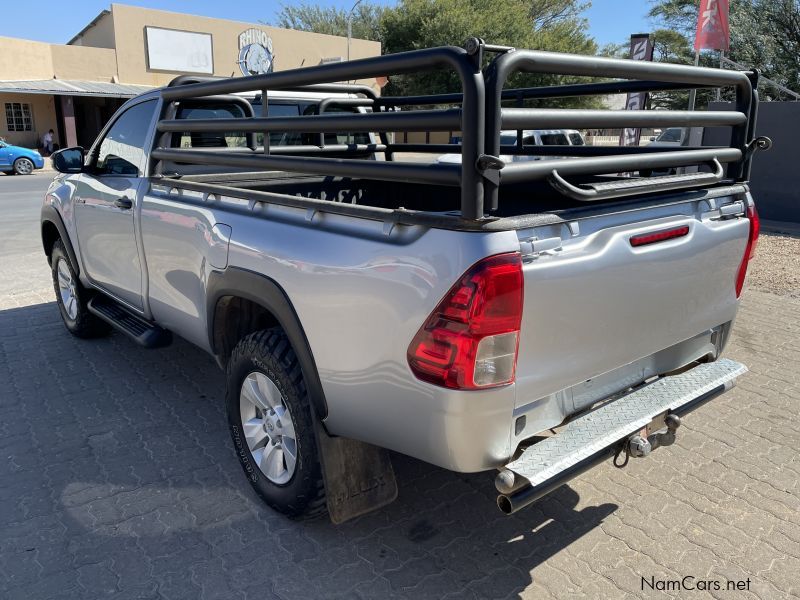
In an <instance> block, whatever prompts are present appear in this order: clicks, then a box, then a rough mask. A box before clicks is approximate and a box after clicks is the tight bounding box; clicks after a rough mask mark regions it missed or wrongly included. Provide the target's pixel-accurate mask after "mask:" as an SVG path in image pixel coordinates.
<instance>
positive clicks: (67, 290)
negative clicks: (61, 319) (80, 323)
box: [56, 258, 78, 319]
mask: <svg viewBox="0 0 800 600" xmlns="http://www.w3.org/2000/svg"><path fill="white" fill-rule="evenodd" d="M56 274H57V276H58V292H59V295H60V296H61V304H62V305H63V306H64V310H65V311H66V313H67V316H68V317H69V318H70V319H75V317H77V316H78V294H77V291H76V290H75V281H74V280H73V279H72V273H70V270H69V267H68V266H67V261H66V260H64V259H63V258H59V259H58V264H57V265H56Z"/></svg>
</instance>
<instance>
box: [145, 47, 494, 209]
mask: <svg viewBox="0 0 800 600" xmlns="http://www.w3.org/2000/svg"><path fill="white" fill-rule="evenodd" d="M439 67H450V68H451V69H453V70H455V71H456V73H457V74H458V76H459V79H460V80H461V87H462V93H463V99H464V100H463V105H462V109H461V122H460V129H461V130H462V131H463V132H464V135H463V138H462V144H461V155H462V165H464V168H461V167H457V169H456V170H453V169H450V168H443V167H447V166H446V165H439V164H433V165H414V164H412V163H407V164H396V163H393V162H389V163H383V164H381V165H380V171H377V170H376V169H375V168H374V166H375V165H376V164H378V163H375V162H373V161H364V160H351V161H349V163H351V164H347V163H348V161H346V160H345V159H323V158H317V159H299V158H294V159H293V158H289V157H286V158H278V157H272V156H264V157H235V158H229V159H227V160H235V161H242V160H249V159H257V160H258V161H261V162H256V163H252V162H250V163H247V164H248V166H254V167H255V168H259V167H258V166H256V165H260V166H261V168H275V169H285V170H289V171H298V172H314V173H320V172H321V173H323V174H324V173H325V172H326V170H328V171H329V172H330V174H334V175H345V176H350V177H378V178H380V179H386V180H390V181H404V180H406V179H405V177H406V176H408V175H409V174H413V175H414V180H416V181H419V182H422V183H436V182H437V181H443V180H446V181H447V182H449V183H446V185H458V181H455V182H453V176H454V175H455V177H456V179H457V178H458V174H459V173H460V183H461V215H462V218H464V219H470V220H475V219H482V218H483V213H484V211H483V177H482V175H481V174H480V173H479V172H478V169H477V167H476V163H477V160H478V157H479V156H480V155H481V154H483V151H484V136H485V117H484V115H485V106H484V105H485V92H484V79H483V73H482V71H481V69H480V64H479V63H478V62H477V61H476V60H474V57H472V56H470V55H469V54H468V53H467V51H466V50H464V49H463V48H458V47H455V46H447V47H440V48H429V49H425V50H414V51H410V52H401V53H398V54H389V55H385V56H378V57H372V58H364V59H359V60H353V61H348V62H344V63H330V64H326V65H319V66H315V67H305V68H300V69H290V70H287V71H277V72H273V73H267V74H264V75H254V76H252V77H235V78H230V79H223V80H220V81H207V82H202V83H192V84H186V85H176V86H173V87H168V88H165V89H162V90H161V97H162V99H163V100H164V101H165V102H171V101H175V100H181V99H185V98H193V97H197V96H211V95H216V94H233V93H240V92H247V91H255V90H279V89H288V88H292V87H296V86H318V85H320V84H330V83H334V82H339V81H346V80H349V79H364V78H368V77H378V76H385V75H398V74H404V73H412V72H417V71H421V70H425V71H429V70H435V69H436V68H439ZM312 89H313V88H312ZM317 89H319V88H317ZM398 114H400V113H397V114H391V113H387V114H386V115H380V116H393V117H397V115H398ZM360 116H361V117H364V116H366V115H360ZM316 118H317V119H322V118H323V116H319V117H316ZM359 123H362V125H361V126H362V127H363V123H364V122H363V121H359ZM340 126H341V125H340ZM156 152H158V154H157V153H156ZM156 152H154V153H153V156H155V157H158V156H164V157H166V156H169V158H168V159H166V158H165V159H166V160H175V161H180V160H184V161H186V160H188V159H190V158H193V157H195V156H200V155H193V154H189V153H188V152H187V151H175V150H164V149H159V150H157V151H156ZM176 152H177V153H178V154H177V155H176V154H175V153H176ZM181 153H183V154H181ZM201 154H202V153H201ZM202 156H203V159H202V160H204V161H208V162H204V163H203V164H226V165H227V164H231V163H230V162H224V163H223V162H211V161H212V160H213V159H214V158H216V159H219V160H224V159H225V157H224V155H221V154H217V153H212V154H202ZM312 160H314V161H322V162H317V163H315V164H314V165H313V170H311V171H308V170H304V169H309V168H311V166H310V164H309V162H310V161H312Z"/></svg>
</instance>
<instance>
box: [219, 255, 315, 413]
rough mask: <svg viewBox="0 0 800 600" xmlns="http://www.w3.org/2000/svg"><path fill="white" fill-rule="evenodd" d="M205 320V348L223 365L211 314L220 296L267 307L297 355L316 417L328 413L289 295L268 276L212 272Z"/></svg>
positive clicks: (241, 271) (231, 270) (231, 269)
mask: <svg viewBox="0 0 800 600" xmlns="http://www.w3.org/2000/svg"><path fill="white" fill-rule="evenodd" d="M206 293H207V303H206V310H207V323H208V324H209V327H208V338H209V340H208V341H209V347H210V348H211V351H212V352H213V354H214V356H215V357H217V361H218V362H220V364H223V360H222V349H221V348H219V347H218V346H219V344H218V342H217V340H216V336H215V331H216V324H215V322H214V321H215V315H216V307H217V304H218V303H219V301H220V299H222V298H224V297H225V296H238V297H241V298H244V299H246V300H250V301H251V302H253V303H255V304H258V305H260V306H262V307H263V308H265V309H266V310H268V311H269V312H270V313H272V315H273V316H274V317H275V320H276V321H277V322H278V324H279V325H280V326H281V328H282V329H283V330H284V331H285V332H286V336H287V337H288V338H289V342H290V343H291V344H292V348H293V349H294V351H295V354H296V355H297V360H298V361H299V363H300V368H301V369H302V371H303V378H304V380H305V384H306V389H307V391H308V396H309V398H310V400H311V405H312V407H313V408H314V411H315V413H316V416H317V418H318V419H320V420H322V419H324V418H325V417H326V416H327V415H328V407H327V403H326V401H325V393H324V392H323V390H322V382H321V381H320V378H319V373H318V372H317V367H316V363H315V362H314V355H313V354H312V352H311V347H310V346H309V343H308V339H307V338H306V334H305V331H303V327H302V325H301V324H300V319H298V317H297V313H296V312H295V310H294V307H293V306H292V304H291V302H290V301H289V298H288V297H287V295H286V293H285V292H284V291H283V289H282V288H281V287H280V286H279V285H278V284H277V283H276V282H275V281H274V280H272V279H270V278H269V277H265V276H264V275H261V274H259V273H256V272H254V271H249V270H246V269H240V268H237V267H228V268H227V269H225V270H224V271H212V272H211V274H210V275H209V278H208V287H207V292H206Z"/></svg>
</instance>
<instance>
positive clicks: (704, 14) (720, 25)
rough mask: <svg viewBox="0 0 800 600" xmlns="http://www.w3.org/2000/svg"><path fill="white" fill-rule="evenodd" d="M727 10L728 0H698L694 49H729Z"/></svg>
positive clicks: (728, 8)
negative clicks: (698, 9)
mask: <svg viewBox="0 0 800 600" xmlns="http://www.w3.org/2000/svg"><path fill="white" fill-rule="evenodd" d="M729 11H730V2H729V0H700V12H699V13H698V14H697V33H696V34H695V37H694V49H695V50H698V51H699V50H703V49H709V50H729V49H730V45H731V28H730V25H729V23H728V12H729Z"/></svg>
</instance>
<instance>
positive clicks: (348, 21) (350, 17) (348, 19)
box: [347, 0, 362, 60]
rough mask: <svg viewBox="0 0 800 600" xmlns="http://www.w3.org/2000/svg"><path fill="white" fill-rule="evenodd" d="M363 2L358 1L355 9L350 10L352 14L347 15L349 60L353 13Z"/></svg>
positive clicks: (348, 56)
mask: <svg viewBox="0 0 800 600" xmlns="http://www.w3.org/2000/svg"><path fill="white" fill-rule="evenodd" d="M361 2H362V0H356V2H355V4H353V7H352V8H351V9H350V12H349V13H347V60H350V40H351V39H352V37H353V11H354V10H355V9H356V6H358V5H359V4H361Z"/></svg>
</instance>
